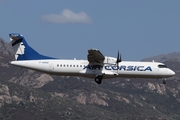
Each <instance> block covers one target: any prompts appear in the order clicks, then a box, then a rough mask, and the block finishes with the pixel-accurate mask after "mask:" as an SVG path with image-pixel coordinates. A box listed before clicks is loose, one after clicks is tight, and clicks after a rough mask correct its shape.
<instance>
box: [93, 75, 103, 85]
mask: <svg viewBox="0 0 180 120" xmlns="http://www.w3.org/2000/svg"><path fill="white" fill-rule="evenodd" d="M95 82H96V83H97V84H101V83H102V77H101V76H97V77H96V78H95Z"/></svg>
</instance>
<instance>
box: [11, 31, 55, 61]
mask: <svg viewBox="0 0 180 120" xmlns="http://www.w3.org/2000/svg"><path fill="white" fill-rule="evenodd" d="M9 37H10V41H11V45H12V47H13V49H14V50H15V60H38V59H54V58H51V57H47V56H44V55H41V54H39V53H38V52H36V51H35V50H34V49H33V48H31V47H30V46H29V45H28V44H27V42H26V40H25V39H24V37H23V36H22V35H21V34H18V33H11V34H9Z"/></svg>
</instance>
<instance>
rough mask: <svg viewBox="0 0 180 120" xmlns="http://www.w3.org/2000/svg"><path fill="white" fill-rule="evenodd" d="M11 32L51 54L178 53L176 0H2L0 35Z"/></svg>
mask: <svg viewBox="0 0 180 120" xmlns="http://www.w3.org/2000/svg"><path fill="white" fill-rule="evenodd" d="M12 32H15V33H20V34H22V35H24V37H25V38H26V40H27V42H28V43H29V45H30V46H31V47H33V48H34V49H36V50H37V51H38V52H40V53H41V54H45V55H48V56H51V57H57V58H77V59H86V58H87V50H88V49H91V48H97V49H99V50H100V51H101V52H102V53H103V54H104V55H107V56H114V57H116V56H117V52H118V50H119V51H120V53H121V54H122V59H123V60H141V59H142V58H146V57H151V56H155V55H159V54H168V53H171V52H180V0H0V37H1V38H3V39H4V40H5V41H7V42H9V37H8V34H9V33H12Z"/></svg>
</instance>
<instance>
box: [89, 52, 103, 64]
mask: <svg viewBox="0 0 180 120" xmlns="http://www.w3.org/2000/svg"><path fill="white" fill-rule="evenodd" d="M87 59H88V61H89V63H103V62H104V59H105V57H104V55H103V54H102V53H101V52H100V51H99V50H97V49H90V50H88V55H87Z"/></svg>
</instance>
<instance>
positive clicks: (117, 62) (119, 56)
mask: <svg viewBox="0 0 180 120" xmlns="http://www.w3.org/2000/svg"><path fill="white" fill-rule="evenodd" d="M121 61H122V60H121V54H119V50H118V55H117V61H116V65H117V69H119V62H121Z"/></svg>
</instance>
